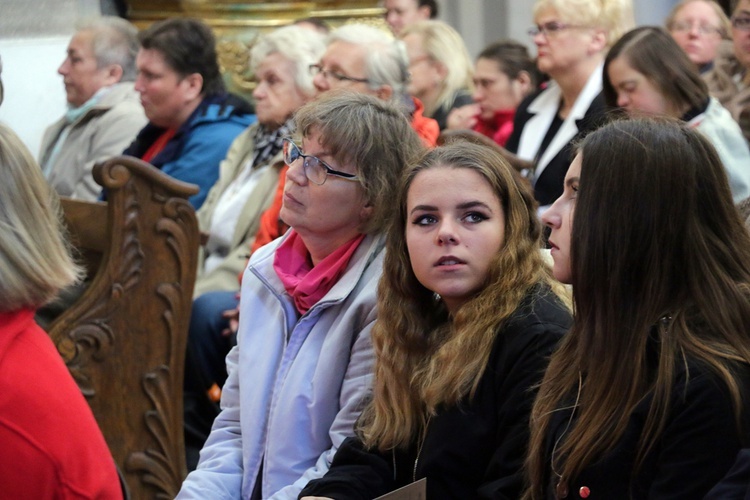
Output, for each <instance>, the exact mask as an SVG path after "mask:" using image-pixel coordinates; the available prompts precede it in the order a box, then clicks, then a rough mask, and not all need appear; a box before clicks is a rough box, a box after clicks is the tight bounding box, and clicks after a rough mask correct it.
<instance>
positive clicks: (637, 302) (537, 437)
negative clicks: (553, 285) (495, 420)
mask: <svg viewBox="0 0 750 500" xmlns="http://www.w3.org/2000/svg"><path fill="white" fill-rule="evenodd" d="M543 220H544V221H545V222H546V223H547V225H548V226H550V227H551V229H552V232H551V234H550V239H549V241H550V245H551V247H552V257H553V259H554V267H553V272H554V274H555V277H557V278H558V279H559V280H561V281H563V282H565V283H570V284H572V285H573V299H574V310H575V319H574V323H573V328H572V329H571V331H570V332H569V333H568V334H567V335H566V337H565V338H564V340H563V341H562V343H561V347H560V349H559V350H558V351H557V352H556V353H555V354H554V355H553V356H552V358H551V360H550V365H549V368H548V370H547V372H546V374H545V376H544V380H543V381H542V385H541V387H540V389H539V394H538V397H537V400H536V402H535V404H534V409H533V411H532V416H531V423H532V427H531V442H530V445H529V449H530V451H529V456H528V460H527V472H528V479H529V485H530V487H529V489H528V490H527V492H526V496H525V498H527V499H542V498H564V497H568V498H587V497H589V496H591V498H607V499H613V498H614V499H618V498H702V497H703V495H705V494H706V493H707V492H708V490H709V489H710V488H711V487H712V485H713V484H715V483H716V482H717V481H719V479H721V477H722V476H723V475H724V474H725V473H726V472H727V471H728V470H729V468H730V467H731V465H732V463H733V462H734V460H735V457H736V455H737V453H738V451H739V450H740V448H742V447H743V446H745V447H746V446H747V444H748V441H749V440H750V433H749V432H750V426H749V425H748V424H749V423H750V421H749V419H750V235H749V234H748V231H747V230H746V229H745V227H744V225H743V222H742V220H741V218H740V216H739V213H738V211H737V209H736V208H735V207H734V206H733V204H732V198H731V195H730V191H729V184H728V182H727V178H726V175H725V173H724V169H723V167H722V165H721V161H720V159H719V156H718V155H717V153H716V150H715V149H714V148H713V147H712V146H711V144H710V143H709V142H708V140H707V139H706V138H705V137H704V136H703V135H702V134H700V133H699V132H696V131H694V130H692V129H690V128H689V127H686V126H685V125H683V124H681V123H679V122H677V121H667V120H665V119H661V120H658V121H657V120H655V119H651V120H647V119H639V120H628V121H617V122H614V123H612V124H609V125H607V126H605V127H603V128H601V129H599V130H597V131H596V132H593V133H592V134H590V135H589V136H588V137H587V138H586V139H585V140H584V141H583V143H582V145H581V146H580V148H579V153H578V156H576V158H575V159H574V160H573V163H572V164H571V166H570V169H569V170H568V173H567V175H566V179H565V191H564V193H563V195H562V196H561V197H560V198H559V199H558V200H557V201H556V202H555V203H554V204H553V205H552V207H551V208H550V209H549V210H548V211H547V212H546V213H545V214H544V215H543Z"/></svg>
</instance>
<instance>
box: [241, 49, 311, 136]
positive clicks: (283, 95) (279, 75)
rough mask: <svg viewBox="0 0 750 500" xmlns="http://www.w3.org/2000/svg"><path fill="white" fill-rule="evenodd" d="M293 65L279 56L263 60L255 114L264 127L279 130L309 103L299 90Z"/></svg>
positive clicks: (271, 56) (257, 87)
mask: <svg viewBox="0 0 750 500" xmlns="http://www.w3.org/2000/svg"><path fill="white" fill-rule="evenodd" d="M295 71H296V66H295V64H294V62H292V61H290V60H289V59H287V58H285V57H284V56H282V55H281V54H279V53H278V52H275V53H273V54H269V55H268V56H266V57H265V59H263V61H262V62H261V63H260V65H259V66H258V69H257V70H256V72H255V77H256V78H257V80H258V81H257V85H256V87H255V90H253V98H254V99H255V113H256V114H257V116H258V121H259V122H260V123H261V125H265V126H266V127H268V128H270V129H271V130H276V129H277V128H279V127H280V126H281V125H283V124H284V122H285V121H286V120H287V119H288V118H289V117H290V116H291V115H292V113H293V112H294V111H295V110H296V109H297V108H299V107H300V106H302V105H303V104H304V103H305V102H306V101H307V96H305V94H304V93H303V92H302V91H301V90H300V89H299V88H298V87H297V83H296V81H295Z"/></svg>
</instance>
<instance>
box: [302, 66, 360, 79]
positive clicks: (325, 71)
mask: <svg viewBox="0 0 750 500" xmlns="http://www.w3.org/2000/svg"><path fill="white" fill-rule="evenodd" d="M318 73H320V74H321V75H323V78H325V79H326V80H328V77H333V78H335V79H336V80H338V81H340V82H357V83H370V80H368V79H367V78H354V77H353V76H346V75H343V74H341V73H338V72H336V71H331V70H330V69H323V66H321V65H320V64H311V65H310V74H311V75H312V76H315V75H317V74H318Z"/></svg>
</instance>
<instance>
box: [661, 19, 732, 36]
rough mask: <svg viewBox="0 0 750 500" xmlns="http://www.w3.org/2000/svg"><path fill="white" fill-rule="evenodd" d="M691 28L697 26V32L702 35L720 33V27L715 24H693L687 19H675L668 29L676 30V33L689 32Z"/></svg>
mask: <svg viewBox="0 0 750 500" xmlns="http://www.w3.org/2000/svg"><path fill="white" fill-rule="evenodd" d="M693 28H697V31H698V34H699V35H703V36H708V35H720V34H721V29H720V28H717V27H716V26H711V25H709V24H695V23H691V22H689V21H677V22H675V23H673V24H672V27H671V28H670V31H677V32H678V33H689V32H691V31H692V30H693Z"/></svg>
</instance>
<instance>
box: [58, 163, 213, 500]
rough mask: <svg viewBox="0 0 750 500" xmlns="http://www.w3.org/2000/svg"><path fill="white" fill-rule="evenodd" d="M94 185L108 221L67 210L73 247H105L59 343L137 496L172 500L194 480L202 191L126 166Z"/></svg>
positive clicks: (63, 322)
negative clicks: (190, 456)
mask: <svg viewBox="0 0 750 500" xmlns="http://www.w3.org/2000/svg"><path fill="white" fill-rule="evenodd" d="M94 177H95V179H96V180H97V182H99V183H100V184H101V185H102V186H104V187H105V188H106V190H107V197H108V200H109V201H108V203H107V205H106V207H105V210H106V219H103V218H102V217H101V209H102V207H101V205H97V204H88V205H90V207H88V208H90V209H91V210H92V212H91V214H92V215H91V216H89V217H86V216H85V215H83V216H82V215H81V214H85V213H86V212H85V208H87V207H86V206H85V205H86V204H83V203H82V202H71V201H70V200H67V201H66V200H63V207H64V209H65V210H66V216H68V219H67V220H68V225H69V227H70V230H71V233H72V236H73V239H74V241H77V242H78V243H79V244H82V241H84V240H85V241H96V242H98V243H96V244H94V245H91V246H92V247H97V246H99V248H85V250H86V252H85V253H86V254H91V253H92V252H93V253H96V252H100V253H101V259H100V263H99V265H98V268H97V269H96V271H95V273H94V275H93V276H92V278H93V279H92V280H91V283H90V285H89V286H88V288H87V289H86V291H85V292H84V293H83V295H81V296H80V297H79V299H78V300H77V301H76V302H75V303H74V304H73V305H72V306H71V307H70V308H69V309H68V310H67V311H66V313H65V314H63V315H62V316H61V317H60V318H58V320H57V321H55V323H54V324H53V325H52V326H51V327H50V335H51V336H52V338H53V340H54V341H55V343H56V345H57V346H58V349H59V350H60V352H61V354H62V356H63V358H64V359H65V361H66V363H67V365H68V367H69V368H70V370H71V373H73V375H74V377H75V379H76V381H77V382H78V384H79V386H80V387H81V390H82V391H83V393H84V394H85V395H86V397H87V400H88V401H89V404H90V405H91V408H92V410H93V412H94V415H95V416H96V418H97V421H98V422H99V425H100V427H101V428H102V432H103V433H104V436H105V438H106V439H107V442H108V444H109V446H110V449H111V451H112V455H113V457H114V458H115V462H116V463H117V464H118V466H119V467H120V470H121V471H122V473H123V476H124V477H125V480H126V482H127V485H128V487H129V489H130V492H131V495H132V497H133V498H173V497H174V496H175V494H176V493H177V491H178V490H179V487H180V484H181V482H182V480H183V478H184V476H185V472H186V471H185V452H184V442H183V425H182V380H183V370H184V355H185V345H186V336H187V327H188V322H189V318H190V309H191V307H192V291H193V286H194V283H195V275H196V266H197V250H198V241H199V233H198V224H197V220H196V218H195V211H194V210H193V208H192V206H191V205H190V203H189V202H188V201H187V198H188V197H189V196H191V195H192V194H195V193H196V192H197V187H196V186H193V185H190V184H185V183H182V182H179V181H176V180H174V179H172V178H170V177H168V176H166V175H165V174H163V173H161V172H160V171H158V170H156V169H154V168H153V167H152V166H151V165H148V164H146V163H143V162H141V161H140V160H136V159H134V158H127V157H119V158H114V159H112V160H110V161H108V162H106V163H104V164H101V165H98V166H97V167H95V169H94ZM71 206H74V207H76V209H75V210H73V209H71V210H67V208H68V207H71ZM97 210H98V212H97ZM73 213H76V214H77V215H76V216H75V217H74V216H73V215H72V214H73ZM96 213H99V216H98V217H97V216H96V215H94V214H96ZM97 219H98V220H97ZM97 231H99V233H101V234H103V237H101V238H98V237H92V236H91V235H92V234H93V235H95V234H96V232H97ZM77 232H79V233H81V232H82V233H85V234H87V235H88V236H87V238H80V237H79V238H77V237H76V233H77Z"/></svg>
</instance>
